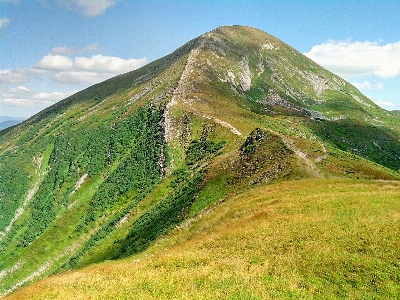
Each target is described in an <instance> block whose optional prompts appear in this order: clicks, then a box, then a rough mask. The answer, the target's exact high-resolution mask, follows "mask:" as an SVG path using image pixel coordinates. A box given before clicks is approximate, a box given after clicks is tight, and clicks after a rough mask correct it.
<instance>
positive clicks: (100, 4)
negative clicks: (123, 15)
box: [57, 0, 117, 17]
mask: <svg viewBox="0 0 400 300" xmlns="http://www.w3.org/2000/svg"><path fill="white" fill-rule="evenodd" d="M116 2H117V0H58V1H57V3H58V4H59V5H60V6H63V7H66V8H68V9H72V10H79V11H81V12H82V13H83V14H84V15H85V16H90V17H93V16H98V15H101V14H103V13H105V11H106V9H107V8H109V7H111V6H113V5H114V4H115V3H116Z"/></svg>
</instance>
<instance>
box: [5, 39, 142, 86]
mask: <svg viewBox="0 0 400 300" xmlns="http://www.w3.org/2000/svg"><path fill="white" fill-rule="evenodd" d="M96 49H99V46H98V44H92V45H88V46H86V47H83V48H67V47H56V48H53V49H52V52H51V54H48V55H46V56H44V57H43V58H42V59H40V60H39V61H38V62H37V63H35V64H34V65H33V66H32V67H29V68H26V69H15V70H0V82H4V83H8V84H22V83H26V82H28V81H30V80H31V79H32V78H33V77H35V78H38V79H40V78H41V77H40V76H41V75H42V74H50V75H52V78H53V79H54V80H55V81H57V82H61V83H68V84H79V85H81V86H88V85H92V84H95V83H98V82H101V81H103V80H106V79H108V78H110V77H113V76H116V75H119V74H121V73H126V72H129V71H132V70H135V69H138V68H140V67H142V66H144V65H145V64H146V63H147V59H146V58H144V57H143V58H139V59H134V58H132V59H123V58H120V57H115V56H104V55H100V54H98V55H92V56H91V57H85V56H76V57H68V56H67V55H73V54H77V53H84V52H91V51H95V50H96ZM62 54H64V55H62Z"/></svg>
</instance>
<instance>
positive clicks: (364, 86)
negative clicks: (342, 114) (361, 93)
mask: <svg viewBox="0 0 400 300" xmlns="http://www.w3.org/2000/svg"><path fill="white" fill-rule="evenodd" d="M351 84H352V85H354V86H355V87H356V88H358V89H359V90H378V91H383V90H384V89H385V87H384V85H383V83H382V82H377V83H373V82H370V81H368V80H367V81H363V82H352V83H351Z"/></svg>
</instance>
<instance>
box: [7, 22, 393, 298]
mask: <svg viewBox="0 0 400 300" xmlns="http://www.w3.org/2000/svg"><path fill="white" fill-rule="evenodd" d="M0 137H1V142H0V213H1V216H0V278H1V283H0V293H2V294H8V293H11V292H12V291H14V290H16V289H17V288H19V287H21V286H23V285H26V284H28V283H31V282H32V281H35V280H38V279H40V278H43V277H46V276H48V275H51V274H55V273H60V272H63V271H65V270H70V269H75V268H81V267H83V266H87V265H89V264H93V263H96V262H101V261H104V260H110V259H118V258H123V257H127V256H129V255H132V254H136V253H140V252H142V251H144V250H145V249H147V248H148V247H149V246H150V245H152V244H154V242H155V241H157V240H158V239H159V237H160V236H163V235H165V234H166V233H168V232H169V231H170V230H171V229H173V228H175V227H176V226H178V225H179V224H182V222H183V221H185V220H188V219H190V220H193V219H195V218H196V217H198V216H200V215H201V212H203V211H204V210H205V209H207V208H209V207H210V206H212V205H213V204H215V203H220V202H221V201H223V200H224V199H228V198H230V197H233V196H234V195H240V194H241V193H243V192H245V191H249V189H253V188H257V187H260V186H265V185H270V184H273V183H278V182H284V181H291V180H299V179H309V180H315V179H320V178H328V179H329V178H351V179H385V180H399V179H400V174H399V172H398V170H399V169H400V152H399V149H400V117H399V115H398V114H394V113H391V112H388V111H385V110H383V109H381V108H379V107H378V106H377V105H375V104H374V103H373V102H372V101H370V100H369V99H368V98H367V97H365V96H364V95H362V94H361V93H360V92H359V91H358V90H357V89H356V88H355V87H354V86H352V85H351V84H349V83H348V82H346V81H345V80H343V79H342V78H340V77H338V76H336V75H334V74H332V73H330V72H329V71H327V70H325V69H323V68H322V67H320V66H319V65H317V64H316V63H315V62H313V61H311V60H310V59H308V58H307V57H305V56H304V55H302V54H301V53H299V52H298V51H296V50H295V49H293V48H291V47H290V46H288V45H286V44H285V43H283V42H282V41H280V40H278V39H277V38H275V37H273V36H271V35H269V34H267V33H265V32H262V31H260V30H257V29H254V28H250V27H245V26H224V27H219V28H217V29H215V30H213V31H211V32H208V33H206V34H204V35H202V36H200V37H198V38H195V39H193V40H192V41H190V42H188V43H187V44H185V45H183V46H182V47H180V48H179V49H177V50H176V51H175V52H173V53H171V54H170V55H167V56H165V57H163V58H161V59H159V60H157V61H154V62H152V63H150V64H148V65H147V66H145V67H143V68H141V69H139V70H135V71H132V72H129V73H126V74H122V75H119V76H117V77H114V78H111V79H109V80H106V81H104V82H102V83H99V84H96V85H94V86H91V87H89V88H87V89H85V90H83V91H81V92H79V93H76V94H75V95H72V96H70V97H68V98H66V99H64V100H62V101H60V102H58V103H56V104H55V105H53V106H51V107H49V108H47V109H45V110H43V111H42V112H40V113H38V114H37V115H35V116H33V117H32V118H30V119H29V120H26V121H25V122H23V123H22V124H19V125H17V126H15V127H12V128H10V129H8V130H4V131H1V132H0ZM186 224H190V222H189V223H186Z"/></svg>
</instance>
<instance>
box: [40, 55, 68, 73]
mask: <svg viewBox="0 0 400 300" xmlns="http://www.w3.org/2000/svg"><path fill="white" fill-rule="evenodd" d="M34 67H35V68H39V69H45V70H70V69H72V67H73V62H72V59H71V58H69V57H67V56H63V55H52V54H49V55H46V56H45V57H43V58H42V59H41V60H40V61H38V62H37V63H36V64H35V66H34Z"/></svg>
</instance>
